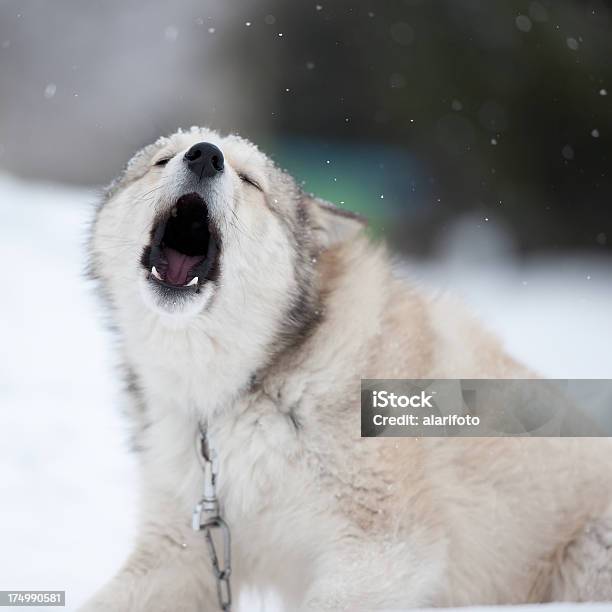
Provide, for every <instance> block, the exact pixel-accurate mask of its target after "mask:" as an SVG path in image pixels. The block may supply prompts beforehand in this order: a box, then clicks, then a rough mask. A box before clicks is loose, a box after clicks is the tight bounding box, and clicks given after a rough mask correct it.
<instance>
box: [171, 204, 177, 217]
mask: <svg viewBox="0 0 612 612" xmlns="http://www.w3.org/2000/svg"><path fill="white" fill-rule="evenodd" d="M170 214H171V215H172V216H173V217H176V215H178V210H176V206H175V207H174V208H173V209H172V210H171V211H170Z"/></svg>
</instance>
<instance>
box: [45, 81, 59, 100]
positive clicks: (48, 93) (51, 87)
mask: <svg viewBox="0 0 612 612" xmlns="http://www.w3.org/2000/svg"><path fill="white" fill-rule="evenodd" d="M56 91H57V85H56V84H55V83H48V84H47V86H46V87H45V91H44V92H43V96H44V97H45V98H46V99H47V100H50V99H51V98H53V96H55V92H56Z"/></svg>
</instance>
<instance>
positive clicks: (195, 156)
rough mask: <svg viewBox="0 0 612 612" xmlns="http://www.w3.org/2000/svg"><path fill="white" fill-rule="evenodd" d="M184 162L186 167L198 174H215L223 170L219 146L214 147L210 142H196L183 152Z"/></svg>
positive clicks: (200, 175)
mask: <svg viewBox="0 0 612 612" xmlns="http://www.w3.org/2000/svg"><path fill="white" fill-rule="evenodd" d="M184 159H185V163H186V164H187V167H188V168H189V169H190V170H191V171H192V172H194V173H195V174H197V175H198V177H199V178H202V177H203V176H208V177H210V176H215V175H216V174H219V173H220V172H223V166H224V160H223V153H221V149H219V147H215V145H214V144H210V142H198V144H194V145H193V147H191V149H189V151H187V153H185V158H184Z"/></svg>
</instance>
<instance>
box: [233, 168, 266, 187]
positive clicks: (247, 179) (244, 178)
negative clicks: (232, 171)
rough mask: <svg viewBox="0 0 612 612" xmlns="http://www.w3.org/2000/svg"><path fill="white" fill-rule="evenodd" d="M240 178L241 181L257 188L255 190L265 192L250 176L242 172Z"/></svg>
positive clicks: (239, 174)
mask: <svg viewBox="0 0 612 612" xmlns="http://www.w3.org/2000/svg"><path fill="white" fill-rule="evenodd" d="M238 178H239V179H240V180H241V181H243V182H245V183H248V184H249V185H251V186H253V187H255V189H258V190H259V191H263V189H262V188H261V185H260V184H259V183H258V182H257V181H255V180H253V179H252V178H251V177H250V176H248V175H246V174H244V173H242V172H238Z"/></svg>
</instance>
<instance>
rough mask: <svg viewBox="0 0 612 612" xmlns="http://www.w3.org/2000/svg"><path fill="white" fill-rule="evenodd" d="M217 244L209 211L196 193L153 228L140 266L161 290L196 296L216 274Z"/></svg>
mask: <svg viewBox="0 0 612 612" xmlns="http://www.w3.org/2000/svg"><path fill="white" fill-rule="evenodd" d="M218 255H219V241H218V236H217V233H216V231H215V230H214V227H213V226H212V224H211V222H210V219H209V215H208V207H207V206H206V203H205V202H204V200H203V199H202V198H201V197H200V196H199V195H198V194H196V193H189V194H187V195H183V196H181V197H180V198H179V199H178V200H177V201H176V204H175V205H174V206H173V207H172V210H171V211H170V213H169V214H168V215H167V216H165V217H164V218H162V219H161V220H160V221H158V222H157V224H156V225H155V226H154V227H153V231H152V232H151V244H150V245H149V246H148V247H147V248H146V249H145V252H144V253H143V256H142V263H143V265H144V266H145V267H146V268H147V270H148V271H149V280H150V281H151V282H153V283H155V284H157V285H161V286H162V287H166V288H170V289H175V290H182V291H185V290H189V291H195V292H198V291H199V288H200V287H201V286H202V285H203V284H204V283H205V282H206V281H208V280H212V279H213V278H214V277H215V275H216V273H217V260H218Z"/></svg>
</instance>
